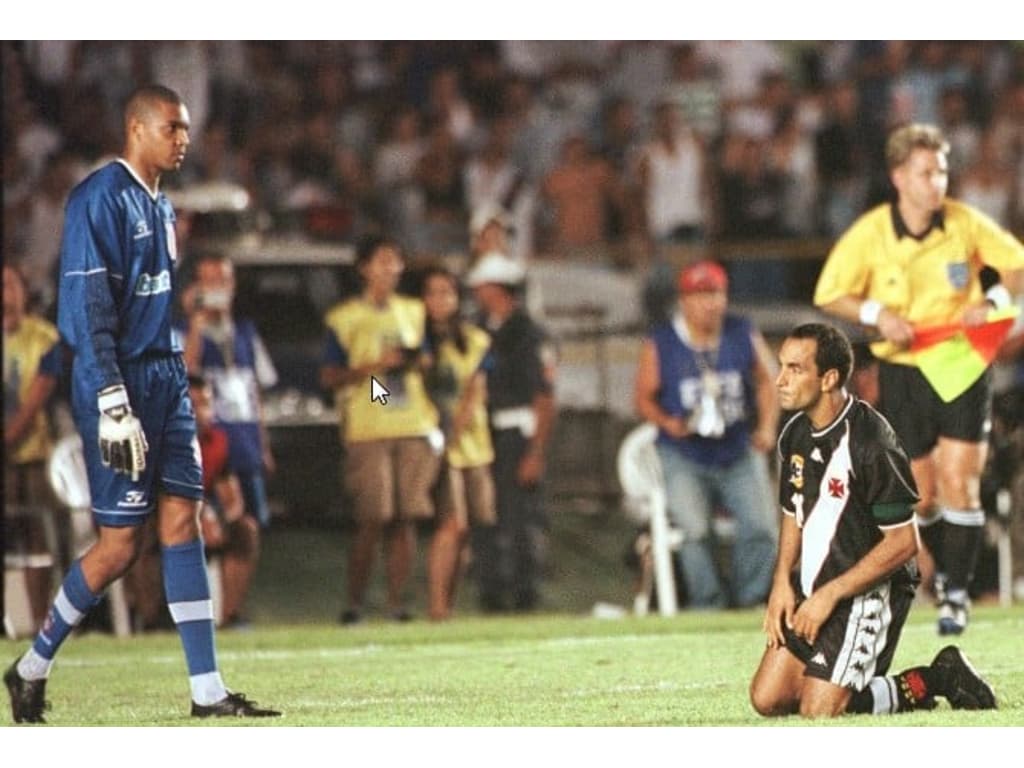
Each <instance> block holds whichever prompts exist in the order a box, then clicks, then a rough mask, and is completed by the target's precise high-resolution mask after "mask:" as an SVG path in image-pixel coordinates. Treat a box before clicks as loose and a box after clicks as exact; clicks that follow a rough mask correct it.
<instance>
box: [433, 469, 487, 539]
mask: <svg viewBox="0 0 1024 768" xmlns="http://www.w3.org/2000/svg"><path fill="white" fill-rule="evenodd" d="M440 486H441V487H440V489H439V490H440V492H439V493H438V505H437V517H438V519H439V520H440V519H445V518H447V517H448V516H449V515H454V516H455V518H456V519H457V520H458V521H459V523H460V524H461V525H465V524H467V523H468V522H469V521H472V522H473V524H474V525H494V523H495V522H496V521H497V519H498V515H497V512H496V511H495V508H494V479H493V478H492V476H491V466H490V465H489V464H488V465H487V466H483V467H465V468H463V469H457V468H455V467H451V466H449V467H447V471H445V477H444V478H443V479H442V481H441V483H440Z"/></svg>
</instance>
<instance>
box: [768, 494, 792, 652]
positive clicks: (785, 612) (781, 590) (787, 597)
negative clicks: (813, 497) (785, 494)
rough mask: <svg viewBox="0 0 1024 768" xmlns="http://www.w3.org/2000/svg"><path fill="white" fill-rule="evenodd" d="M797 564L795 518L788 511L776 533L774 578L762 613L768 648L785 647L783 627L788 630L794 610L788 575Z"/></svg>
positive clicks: (785, 512)
mask: <svg viewBox="0 0 1024 768" xmlns="http://www.w3.org/2000/svg"><path fill="white" fill-rule="evenodd" d="M799 560H800V529H799V528H798V527H797V524H796V517H795V516H794V515H792V514H790V513H789V512H788V511H784V514H783V515H782V525H781V526H780V531H779V555H778V558H777V559H776V561H775V575H774V577H773V578H772V590H771V592H770V593H769V595H768V607H767V608H766V609H765V613H764V624H763V629H764V633H765V634H766V635H767V636H768V647H769V648H778V647H779V646H782V645H785V644H786V638H785V635H784V634H783V632H782V628H783V626H792V623H793V612H794V611H795V610H796V593H795V592H794V591H793V584H792V582H791V581H790V575H791V574H792V573H793V569H794V568H796V564H797V563H798V562H799Z"/></svg>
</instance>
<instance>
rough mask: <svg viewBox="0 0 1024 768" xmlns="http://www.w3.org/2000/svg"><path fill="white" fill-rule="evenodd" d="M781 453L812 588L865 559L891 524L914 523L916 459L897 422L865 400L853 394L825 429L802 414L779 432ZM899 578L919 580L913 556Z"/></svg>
mask: <svg viewBox="0 0 1024 768" xmlns="http://www.w3.org/2000/svg"><path fill="white" fill-rule="evenodd" d="M779 458H780V462H779V468H780V474H781V478H780V482H779V503H780V504H781V505H782V510H783V512H784V513H785V514H787V515H792V516H794V517H795V518H796V524H797V526H798V527H799V528H800V531H801V555H800V579H799V583H800V586H801V589H802V591H803V593H804V595H810V594H811V592H812V591H813V590H815V589H817V588H818V587H820V586H821V585H822V584H825V583H827V582H828V581H831V580H832V579H834V578H835V577H836V576H838V575H839V574H841V573H844V572H845V571H848V570H849V569H850V568H852V567H853V566H854V565H855V564H856V563H857V562H858V561H860V560H861V559H863V557H864V556H865V555H866V554H867V553H868V551H869V550H871V549H872V548H873V547H874V546H875V545H876V544H877V543H878V542H879V541H881V539H882V531H883V530H884V529H885V528H892V527H896V526H900V525H912V524H913V522H914V513H913V511H912V505H913V504H914V503H916V502H917V500H918V496H917V486H916V485H915V484H914V477H913V475H912V474H911V471H910V460H909V459H908V458H907V454H906V451H905V450H904V449H903V445H902V444H901V443H900V441H899V438H897V437H896V433H895V432H893V430H892V427H890V426H889V422H887V421H886V420H885V418H884V417H882V416H881V414H879V413H878V412H877V411H876V410H874V409H873V408H872V407H871V406H870V405H868V404H867V403H865V402H864V401H862V400H858V399H857V398H855V397H849V398H848V400H847V402H846V405H845V406H844V407H843V410H842V411H841V412H840V414H839V416H837V417H836V419H835V421H833V422H832V423H831V424H830V425H829V426H827V427H825V428H824V429H822V430H820V431H815V430H814V428H813V427H812V425H811V421H810V419H808V418H807V416H806V415H805V414H804V413H802V412H801V413H797V414H796V415H795V416H793V417H792V418H791V419H790V420H789V421H788V422H787V423H786V425H785V426H784V427H783V428H782V433H781V434H780V435H779ZM891 579H892V582H893V585H894V586H896V585H898V584H906V585H907V586H911V587H912V586H913V585H914V584H915V583H916V581H917V572H916V567H915V565H914V563H913V561H911V562H909V563H907V564H905V565H904V566H902V567H900V568H899V569H898V570H897V572H896V573H894V574H892V576H891Z"/></svg>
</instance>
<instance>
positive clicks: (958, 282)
mask: <svg viewBox="0 0 1024 768" xmlns="http://www.w3.org/2000/svg"><path fill="white" fill-rule="evenodd" d="M946 277H948V278H949V283H950V285H952V286H953V287H954V288H956V289H957V290H958V291H962V290H963V289H964V288H966V287H967V283H968V282H970V279H971V272H970V270H969V269H968V267H967V262H966V261H956V262H953V263H952V264H947V265H946Z"/></svg>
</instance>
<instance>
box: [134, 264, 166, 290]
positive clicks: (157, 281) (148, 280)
mask: <svg viewBox="0 0 1024 768" xmlns="http://www.w3.org/2000/svg"><path fill="white" fill-rule="evenodd" d="M170 290H171V273H170V272H168V271H167V270H166V269H165V270H163V271H162V272H159V273H157V274H155V275H149V274H146V273H145V272H143V273H142V274H141V275H139V279H138V281H137V282H136V283H135V295H136V296H154V295H156V294H158V293H168V292H170Z"/></svg>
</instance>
